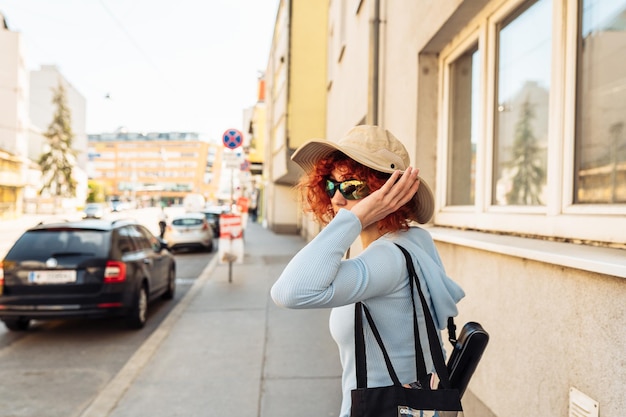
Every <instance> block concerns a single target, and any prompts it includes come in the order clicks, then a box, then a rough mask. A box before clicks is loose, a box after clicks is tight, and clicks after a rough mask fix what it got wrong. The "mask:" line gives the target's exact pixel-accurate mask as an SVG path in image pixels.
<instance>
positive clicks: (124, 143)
mask: <svg viewBox="0 0 626 417" xmlns="http://www.w3.org/2000/svg"><path fill="white" fill-rule="evenodd" d="M88 141H89V151H88V155H89V164H88V175H89V178H90V180H92V181H95V182H97V183H99V184H100V185H102V186H103V187H104V190H105V194H106V196H107V198H108V199H109V200H113V199H119V200H123V201H128V202H132V203H133V204H137V205H141V206H150V205H155V204H157V203H159V202H163V203H165V204H172V203H180V202H182V199H183V197H184V196H185V195H186V194H188V193H198V194H202V195H203V196H204V197H205V198H206V200H207V201H215V200H217V194H218V191H219V190H218V184H219V183H220V174H221V169H215V166H216V164H218V163H221V160H222V157H221V155H222V152H223V148H224V147H223V145H222V144H221V143H220V144H214V143H210V142H208V141H206V140H204V138H202V137H201V135H200V134H198V133H194V132H154V133H147V134H143V133H133V132H125V131H120V132H116V133H101V134H90V135H88Z"/></svg>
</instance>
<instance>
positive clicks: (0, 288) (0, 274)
mask: <svg viewBox="0 0 626 417" xmlns="http://www.w3.org/2000/svg"><path fill="white" fill-rule="evenodd" d="M3 292H4V267H3V266H2V262H0V295H2V293H3Z"/></svg>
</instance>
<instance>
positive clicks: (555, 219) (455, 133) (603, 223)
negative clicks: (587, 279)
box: [435, 0, 626, 247]
mask: <svg viewBox="0 0 626 417" xmlns="http://www.w3.org/2000/svg"><path fill="white" fill-rule="evenodd" d="M449 39H450V43H449V44H448V45H446V46H445V47H444V48H443V49H442V50H441V51H440V53H439V65H440V82H441V85H440V90H441V94H440V95H439V97H440V107H439V108H440V111H439V118H440V119H439V124H438V126H439V142H438V155H443V156H444V157H442V158H438V159H437V163H438V168H437V172H438V181H437V182H438V183H439V184H444V186H443V187H438V188H437V207H438V208H437V212H436V216H435V223H436V224H438V225H444V226H452V227H459V228H464V229H475V230H484V231H491V232H498V233H500V232H504V233H511V234H518V235H523V236H545V237H549V238H556V239H564V240H572V241H576V242H581V241H582V242H586V241H592V242H594V244H600V245H607V244H608V246H615V245H617V247H624V238H623V233H621V232H619V231H621V230H626V126H625V124H626V61H625V60H624V59H623V57H624V56H625V55H626V0H558V1H555V0H526V1H524V0H503V1H501V2H490V3H488V4H487V5H486V6H485V8H484V9H483V10H481V11H479V12H478V13H477V14H476V15H474V16H473V18H471V19H470V20H468V24H466V25H465V27H460V28H459V32H458V33H456V34H455V36H452V37H450V38H449Z"/></svg>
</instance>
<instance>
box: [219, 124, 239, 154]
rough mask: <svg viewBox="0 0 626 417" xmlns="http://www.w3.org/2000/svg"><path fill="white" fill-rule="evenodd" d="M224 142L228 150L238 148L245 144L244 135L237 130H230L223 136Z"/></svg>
mask: <svg viewBox="0 0 626 417" xmlns="http://www.w3.org/2000/svg"><path fill="white" fill-rule="evenodd" d="M222 142H224V146H226V147H227V148H230V149H235V148H238V147H240V146H241V145H242V144H243V134H242V133H241V132H240V131H238V130H237V129H228V130H227V131H226V132H224V135H223V136H222Z"/></svg>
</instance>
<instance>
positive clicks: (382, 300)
mask: <svg viewBox="0 0 626 417" xmlns="http://www.w3.org/2000/svg"><path fill="white" fill-rule="evenodd" d="M360 233H361V222H360V221H359V219H358V218H357V217H356V216H355V215H354V214H353V213H352V212H351V211H349V210H344V209H342V210H340V211H339V212H338V213H337V215H336V216H335V218H334V219H333V220H332V221H331V222H330V223H329V224H328V226H326V227H325V228H324V229H323V230H322V231H321V232H320V233H319V234H318V235H317V236H316V237H315V238H314V239H313V240H312V241H311V242H310V243H309V244H308V245H306V246H305V247H304V248H303V249H302V250H301V251H300V252H298V253H297V254H296V255H295V256H294V257H293V259H292V260H291V261H290V262H289V264H288V265H287V267H286V268H285V270H284V271H283V273H282V274H281V276H280V277H279V278H278V280H277V281H276V283H275V284H274V285H273V287H272V290H271V296H272V299H273V300H274V302H275V303H276V304H277V305H279V306H282V307H287V308H298V309H300V308H302V309H303V308H332V311H331V315H330V321H329V326H330V332H331V335H332V337H333V339H334V340H335V342H336V343H337V345H338V347H339V357H340V360H341V365H342V368H343V374H342V391H343V400H342V404H341V413H340V417H348V416H349V415H350V405H351V397H350V392H351V390H352V389H354V388H356V371H355V356H354V303H356V302H358V301H362V302H363V303H364V304H365V305H366V306H367V308H368V309H369V310H370V312H371V314H372V316H373V318H374V322H375V323H376V327H377V328H378V331H379V332H380V334H381V337H382V339H383V341H384V343H385V348H386V349H387V352H388V353H389V356H390V358H391V362H392V364H393V366H394V369H395V371H396V373H397V374H398V378H399V379H400V382H401V383H403V384H404V383H410V382H413V381H415V380H416V374H415V359H414V356H415V347H414V338H413V315H412V313H411V295H410V292H409V291H410V290H409V273H408V270H407V267H406V261H405V258H404V255H403V254H402V252H401V251H400V249H399V248H398V247H397V246H396V245H395V244H394V243H397V244H399V245H400V246H402V247H404V248H405V249H406V250H407V251H408V252H409V253H410V254H411V257H412V258H413V263H414V265H415V270H416V271H417V274H418V276H419V279H420V284H421V287H422V290H423V292H424V296H425V297H426V299H427V300H428V302H429V308H430V310H431V314H432V316H433V320H434V321H435V325H436V326H437V327H438V328H439V329H440V330H443V329H444V328H446V326H447V320H448V317H454V316H456V315H457V313H458V311H457V307H456V304H457V303H458V301H459V300H460V299H461V298H462V297H463V296H464V295H465V294H464V292H463V290H462V289H461V287H460V286H459V285H458V284H456V283H455V282H454V281H452V279H450V278H449V277H448V276H447V275H446V273H445V270H444V267H443V265H442V262H441V258H440V257H439V254H438V252H437V249H436V248H435V245H434V242H433V240H432V238H431V236H430V234H429V233H428V232H427V231H426V230H424V229H421V228H419V227H411V228H410V229H409V230H408V231H400V232H396V233H388V234H386V235H384V236H382V237H381V238H379V239H377V240H375V241H374V242H372V243H371V244H370V245H369V246H368V247H367V248H366V249H365V250H364V251H363V252H362V253H361V254H360V255H359V256H357V257H355V258H353V259H347V260H346V259H342V258H343V256H344V254H345V253H346V251H347V250H348V248H350V245H351V244H352V243H353V242H354V240H355V239H356V238H357V237H358V236H359V234H360ZM415 300H416V303H418V305H419V298H417V297H416V299H415ZM417 313H418V321H419V329H420V335H423V337H420V341H421V344H422V349H423V351H424V354H425V357H426V366H427V369H430V370H431V371H434V369H433V364H432V359H431V357H430V352H429V347H428V341H427V339H426V327H425V323H424V315H423V313H422V312H421V309H420V307H417ZM363 322H364V327H365V329H364V333H365V344H366V356H367V377H368V386H369V387H377V386H387V385H391V384H392V381H391V379H390V377H389V373H388V371H387V368H386V367H385V362H384V359H383V356H382V353H381V351H380V348H379V347H378V345H377V343H376V340H375V339H374V336H373V334H372V333H371V331H370V329H369V326H367V324H366V323H367V322H366V320H364V321H363ZM440 338H441V335H440Z"/></svg>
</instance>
